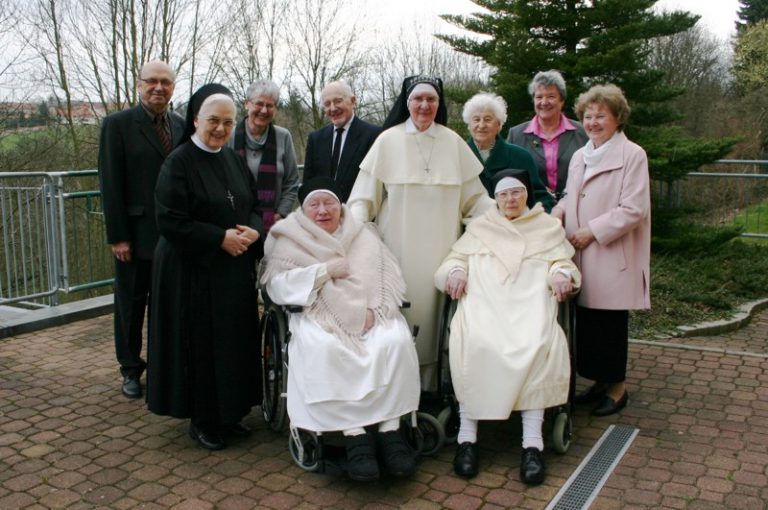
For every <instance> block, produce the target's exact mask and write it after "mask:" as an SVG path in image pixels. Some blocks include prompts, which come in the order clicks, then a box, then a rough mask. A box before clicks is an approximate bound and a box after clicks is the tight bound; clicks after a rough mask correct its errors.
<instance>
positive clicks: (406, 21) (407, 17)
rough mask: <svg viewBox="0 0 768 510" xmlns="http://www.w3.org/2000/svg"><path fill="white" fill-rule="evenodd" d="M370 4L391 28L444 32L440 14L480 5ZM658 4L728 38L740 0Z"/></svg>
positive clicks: (400, 0)
mask: <svg viewBox="0 0 768 510" xmlns="http://www.w3.org/2000/svg"><path fill="white" fill-rule="evenodd" d="M368 4H369V9H368V14H369V15H370V18H369V19H371V20H376V24H378V25H380V26H382V27H387V28H388V31H389V30H390V29H391V28H392V27H393V26H401V27H402V26H406V27H411V26H413V24H414V23H416V22H418V23H423V24H424V25H425V26H430V25H437V26H439V27H440V29H441V30H440V31H441V32H447V31H450V30H451V25H448V24H447V23H444V22H442V21H440V20H439V19H438V17H437V16H438V14H448V13H450V14H468V13H471V12H473V11H476V10H477V9H478V7H477V5H475V4H473V3H472V2H470V1H469V0H422V1H414V0H386V1H381V0H369V2H368ZM656 8H657V9H667V10H677V9H680V10H686V11H690V12H692V13H694V14H700V15H701V21H700V23H703V24H704V25H706V27H707V29H709V30H710V31H711V32H712V33H714V34H715V35H717V37H718V38H720V39H723V40H727V39H728V37H729V36H730V35H731V33H732V32H733V30H734V22H735V21H736V11H737V10H738V0H659V2H658V3H657V4H656Z"/></svg>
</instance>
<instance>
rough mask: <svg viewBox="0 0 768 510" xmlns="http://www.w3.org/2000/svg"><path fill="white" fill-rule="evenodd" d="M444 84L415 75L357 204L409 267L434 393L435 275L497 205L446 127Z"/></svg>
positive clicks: (377, 148) (362, 178)
mask: <svg viewBox="0 0 768 510" xmlns="http://www.w3.org/2000/svg"><path fill="white" fill-rule="evenodd" d="M447 119H448V114H447V109H446V106H445V99H444V97H443V82H442V80H441V79H439V78H436V77H432V76H411V77H409V78H406V79H405V80H404V81H403V87H402V91H401V93H400V96H399V97H398V99H397V101H396V103H395V105H394V107H393V108H392V111H391V112H390V114H389V117H387V120H386V122H385V123H384V132H383V133H382V134H381V135H379V137H378V138H377V139H376V142H375V143H374V144H373V146H372V147H371V150H370V151H369V152H368V155H367V156H366V157H365V159H364V160H363V162H362V164H361V165H360V173H359V174H358V176H357V180H356V181H355V186H354V187H353V188H352V193H351V195H350V197H349V209H350V212H351V213H352V214H353V215H354V216H355V218H357V219H358V220H360V221H371V220H374V221H375V222H376V224H377V226H378V228H379V231H380V232H381V236H382V238H383V239H384V243H386V245H387V246H388V247H389V248H390V249H391V250H392V252H393V253H394V254H395V256H396V257H397V259H398V260H399V262H400V265H401V267H402V268H403V276H404V277H405V281H406V283H407V285H408V300H409V301H410V302H411V308H410V309H408V310H406V311H405V315H406V317H407V318H408V322H409V323H410V324H411V325H412V326H415V325H418V326H419V333H418V336H417V337H416V349H417V350H418V353H419V363H420V364H421V366H422V382H423V384H424V386H425V389H432V388H433V387H434V383H435V380H434V373H435V370H434V369H435V368H436V366H437V335H438V331H437V322H438V318H439V315H440V295H439V293H438V292H437V291H436V290H435V288H434V286H433V285H432V275H433V274H434V272H435V269H437V267H438V266H439V265H440V261H442V260H443V257H445V255H446V254H447V253H448V251H449V250H450V248H451V244H453V242H454V241H456V239H458V238H459V235H460V234H461V228H462V221H465V220H468V219H469V218H472V217H475V216H478V215H479V214H481V213H482V212H483V211H484V210H485V209H486V208H488V207H491V206H492V205H493V201H492V200H491V199H490V197H488V193H487V192H486V191H485V188H483V184H482V183H481V182H480V178H479V174H480V172H481V171H482V169H483V167H482V165H481V164H480V162H479V161H478V160H477V158H476V157H475V156H474V155H473V154H472V151H471V150H470V149H469V147H468V146H467V144H466V143H465V142H464V140H462V139H461V137H460V136H459V135H457V134H456V133H454V132H453V131H451V130H450V129H448V128H447V127H446V126H445V123H446V121H447Z"/></svg>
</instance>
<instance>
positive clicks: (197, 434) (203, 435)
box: [189, 423, 226, 450]
mask: <svg viewBox="0 0 768 510" xmlns="http://www.w3.org/2000/svg"><path fill="white" fill-rule="evenodd" d="M189 437H191V438H192V439H194V440H195V441H197V444H199V445H200V446H202V447H203V448H205V449H206V450H221V449H223V448H224V446H226V445H225V444H224V440H223V439H222V438H221V436H220V435H219V434H216V433H213V432H209V431H206V430H203V429H201V428H199V427H197V426H195V424H194V423H190V424H189Z"/></svg>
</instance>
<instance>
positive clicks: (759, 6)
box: [736, 0, 768, 34]
mask: <svg viewBox="0 0 768 510" xmlns="http://www.w3.org/2000/svg"><path fill="white" fill-rule="evenodd" d="M765 19H768V0H741V1H740V2H739V11H738V18H737V19H736V30H737V31H738V32H739V34H741V32H742V30H743V29H745V28H747V27H748V26H751V25H755V24H757V23H758V22H760V21H763V20H765Z"/></svg>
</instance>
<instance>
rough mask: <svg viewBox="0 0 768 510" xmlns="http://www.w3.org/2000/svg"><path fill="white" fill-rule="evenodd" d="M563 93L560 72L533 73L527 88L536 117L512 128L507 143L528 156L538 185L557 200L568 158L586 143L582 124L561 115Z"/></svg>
mask: <svg viewBox="0 0 768 510" xmlns="http://www.w3.org/2000/svg"><path fill="white" fill-rule="evenodd" d="M565 92H566V91H565V80H564V79H563V76H562V75H561V74H560V73H559V72H557V71H555V70H549V71H542V72H539V73H536V76H534V77H533V80H532V81H531V83H530V84H529V85H528V93H529V94H530V95H531V98H532V99H533V109H534V111H535V112H536V115H534V117H533V119H531V120H530V121H528V122H523V123H522V124H518V125H517V126H514V127H513V128H511V129H510V130H509V136H508V137H507V141H508V142H510V143H514V144H517V145H519V146H521V147H523V148H525V149H526V150H527V151H528V152H530V153H531V155H532V156H533V159H534V161H535V162H536V167H537V168H538V170H539V177H540V178H541V181H542V182H543V183H544V185H545V186H547V189H548V190H549V191H550V192H551V193H553V194H554V195H555V196H556V197H558V198H560V197H561V196H562V194H563V191H564V190H565V183H566V181H567V180H568V164H569V163H570V162H571V156H573V153H574V152H576V151H577V150H579V149H580V148H581V147H582V146H584V144H585V143H587V135H586V133H584V128H583V127H582V126H581V124H579V123H578V122H577V121H575V120H573V119H569V118H567V117H566V116H565V115H563V106H564V105H565V97H566V95H565Z"/></svg>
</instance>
